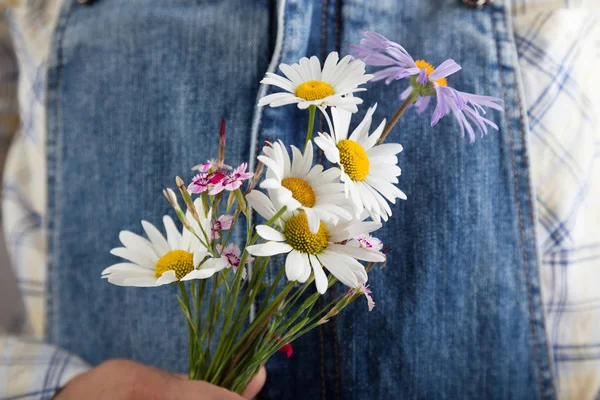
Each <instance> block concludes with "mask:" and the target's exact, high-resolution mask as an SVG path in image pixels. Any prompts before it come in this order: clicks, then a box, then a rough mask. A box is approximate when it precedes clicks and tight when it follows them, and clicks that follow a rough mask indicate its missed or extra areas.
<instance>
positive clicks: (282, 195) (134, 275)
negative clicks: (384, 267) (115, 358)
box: [102, 32, 501, 393]
mask: <svg viewBox="0 0 600 400" xmlns="http://www.w3.org/2000/svg"><path fill="white" fill-rule="evenodd" d="M362 35H363V39H362V40H361V41H360V43H359V44H356V45H353V46H352V49H353V51H354V55H355V57H356V58H352V57H351V56H346V57H344V58H342V59H341V60H339V58H338V54H337V53H335V52H334V53H331V54H329V55H328V57H327V59H326V60H325V62H324V64H323V66H321V63H320V62H319V60H318V59H317V58H316V57H311V58H310V59H308V58H302V59H301V60H300V61H299V63H298V64H293V65H286V64H281V65H280V67H279V68H280V70H281V72H282V73H283V74H284V75H285V77H283V76H279V75H276V74H274V73H267V75H266V77H265V78H264V79H263V80H262V83H264V84H268V85H272V86H276V87H279V88H281V89H283V90H284V91H283V92H277V93H273V94H270V95H267V96H265V97H263V98H261V99H260V101H259V104H258V105H259V106H266V105H270V106H271V107H279V106H283V105H289V104H297V106H298V108H300V109H303V110H308V131H307V134H306V140H305V144H304V148H303V149H298V148H296V147H294V146H289V147H288V146H286V144H285V143H283V142H281V141H278V142H275V143H266V144H265V146H264V148H263V150H262V154H261V155H260V156H259V157H258V160H259V162H260V163H259V164H258V167H257V170H256V171H255V172H247V171H246V169H247V164H246V163H243V164H242V165H240V166H238V167H237V168H234V169H232V168H231V167H230V166H228V165H226V164H225V161H226V160H225V124H224V122H222V123H221V130H220V135H219V137H220V146H219V153H218V156H217V158H216V160H211V161H207V162H205V163H203V164H200V165H197V166H195V167H194V168H193V169H194V170H197V172H198V173H197V175H195V176H194V177H193V178H192V179H191V182H190V183H189V184H188V185H186V184H185V183H184V181H183V180H182V179H181V178H179V177H177V179H176V184H177V189H178V191H179V196H180V197H181V199H182V202H183V204H185V208H186V210H185V211H184V210H183V209H182V208H181V206H180V200H178V196H177V195H176V192H175V191H173V190H171V189H166V190H165V191H164V194H165V196H166V198H167V200H168V201H169V202H170V204H171V206H172V207H173V209H174V211H175V214H176V215H177V218H178V219H179V222H180V223H181V224H182V225H183V228H182V229H181V230H180V229H179V228H178V227H177V226H176V223H175V222H174V221H173V219H171V217H169V216H165V217H163V224H164V229H165V231H166V237H165V236H164V235H163V234H162V232H161V231H160V230H159V229H157V228H156V227H155V226H154V225H152V224H150V223H148V222H146V221H142V226H143V229H144V231H145V233H146V235H147V237H148V238H147V239H146V238H144V237H142V236H138V235H136V234H134V233H131V232H128V231H123V232H121V234H120V235H119V239H120V240H121V242H122V244H123V247H118V248H115V249H113V250H112V251H111V253H112V254H113V255H115V256H118V257H121V258H123V259H125V260H126V262H122V263H118V264H115V265H112V266H110V267H108V268H107V269H105V270H104V271H103V272H102V276H103V277H104V278H107V279H108V281H109V282H110V283H113V284H115V285H121V286H147V287H153V286H160V285H166V284H173V283H177V284H178V285H179V288H180V291H181V295H180V296H179V297H178V302H179V305H180V307H181V310H182V313H183V316H184V317H185V319H186V321H187V325H188V328H189V371H188V372H189V378H190V379H201V380H205V381H208V382H211V383H214V384H217V385H220V386H223V387H225V388H228V389H230V390H232V391H235V392H238V393H241V392H242V391H243V390H244V388H245V387H246V385H247V383H248V382H249V380H250V379H251V378H252V377H253V376H254V375H255V374H256V373H257V372H258V370H259V368H260V367H261V366H262V365H264V364H265V363H266V361H267V360H268V359H269V357H271V356H272V355H273V354H274V353H275V352H277V351H279V350H282V349H283V350H284V351H285V352H286V353H288V355H291V346H290V343H292V342H293V341H294V340H295V339H296V338H298V337H299V336H301V335H303V334H305V333H307V332H308V331H310V330H311V329H314V328H316V327H318V326H319V325H321V324H325V323H327V322H328V321H329V320H330V319H331V318H332V317H334V316H335V315H336V314H338V313H339V312H341V311H342V310H343V309H344V308H345V307H347V306H349V305H350V304H351V303H353V302H354V301H355V300H357V299H358V298H360V297H361V296H365V297H366V299H367V304H368V310H369V311H370V310H371V309H372V308H373V307H374V305H375V303H374V301H373V299H372V297H371V290H370V289H369V287H368V286H367V281H368V274H369V271H370V270H371V269H373V268H374V267H375V266H376V265H377V264H381V263H384V262H385V260H386V257H385V251H382V247H383V245H382V243H381V241H380V240H378V239H376V238H375V237H373V236H371V234H372V233H373V232H374V231H376V230H377V229H379V228H381V226H382V221H383V222H385V221H387V220H388V218H389V217H390V216H391V215H392V210H391V208H390V205H389V203H392V204H394V202H395V201H396V199H406V196H405V195H404V193H403V192H402V191H400V189H398V188H397V187H396V186H395V185H396V184H397V183H398V176H400V168H399V167H398V165H397V164H398V158H397V154H398V153H400V152H401V151H402V146H401V145H400V144H397V143H388V142H385V139H386V137H387V135H388V133H389V132H390V131H391V129H392V127H393V126H394V125H395V124H396V122H397V121H398V119H399V118H400V116H401V115H402V114H403V113H404V112H405V111H406V110H407V108H409V107H410V106H412V105H414V106H415V107H416V110H417V112H419V113H422V112H423V111H425V109H426V108H427V106H428V104H429V102H430V100H431V99H432V98H434V99H436V101H437V104H436V106H435V109H434V111H433V116H432V119H431V125H432V126H433V125H435V124H436V123H437V122H438V121H439V120H440V118H442V117H443V116H445V115H449V114H453V115H454V117H455V118H456V120H457V121H458V123H459V125H460V127H461V131H462V133H463V135H464V134H465V131H467V133H468V134H469V137H470V139H471V141H473V140H474V138H475V132H474V129H473V125H474V127H475V128H476V129H478V130H479V132H480V133H481V135H483V134H485V133H487V126H491V127H494V128H497V127H496V125H494V123H493V122H491V121H490V120H488V119H486V118H484V116H483V115H484V114H485V111H484V109H483V107H482V106H487V107H491V108H494V109H501V108H500V106H499V105H498V103H499V102H500V100H499V99H496V98H493V97H487V96H478V95H474V94H469V93H464V92H459V91H458V90H455V89H453V88H451V87H449V86H448V83H447V80H446V77H447V76H448V75H450V74H452V73H454V72H456V71H458V70H459V69H460V66H459V65H458V64H456V63H455V62H454V61H452V60H446V61H444V62H443V63H442V64H440V66H438V67H437V68H435V69H434V68H433V67H432V66H431V65H430V64H428V63H426V62H425V61H422V60H418V61H415V60H413V58H412V57H411V56H410V55H409V54H408V52H407V51H406V50H405V49H404V48H403V47H402V46H400V45H399V44H397V43H394V42H391V41H389V40H388V39H386V38H385V37H383V36H381V35H379V34H376V33H374V32H362ZM365 65H372V66H377V67H384V68H383V69H381V70H379V71H377V72H375V74H374V75H369V74H366V73H365ZM402 79H407V80H408V81H409V83H410V85H409V86H408V88H407V89H406V90H404V91H403V92H402V93H401V94H400V96H399V97H400V99H401V100H402V101H403V102H402V104H401V105H400V107H399V109H398V111H397V112H396V114H395V115H394V116H393V117H392V118H391V120H390V121H389V123H387V124H386V121H385V120H383V121H381V122H380V123H379V124H378V125H377V127H376V128H375V129H372V126H371V125H372V121H373V117H374V114H375V111H376V105H374V106H372V107H371V108H369V109H368V110H367V112H366V114H365V116H364V118H363V119H362V121H361V122H360V123H359V124H358V125H357V126H356V128H355V129H354V130H352V131H350V125H351V117H352V114H353V113H355V112H357V111H358V107H357V106H358V105H360V104H361V103H362V100H361V99H360V98H359V97H356V96H354V94H355V93H356V92H360V91H363V90H366V89H364V88H362V87H361V85H364V84H365V83H366V82H367V81H369V80H371V81H377V80H385V81H386V83H387V84H389V83H391V82H392V81H395V80H402ZM317 109H318V110H319V112H320V113H322V115H323V117H324V119H325V120H326V122H327V127H328V129H327V132H319V133H318V135H317V137H315V138H314V139H313V129H314V120H315V114H316V113H317ZM315 145H316V146H317V147H318V149H319V150H320V151H322V153H323V154H324V155H325V158H326V159H327V161H328V163H329V167H326V166H325V165H321V164H315V163H314V158H315V157H314V152H315ZM290 152H291V156H290ZM263 175H264V176H263ZM254 212H256V213H257V214H258V216H259V217H260V218H259V222H257V223H255V222H254V220H255V219H254V216H255V214H254ZM240 218H243V219H244V222H245V223H242V224H240V223H239V220H240ZM238 227H243V229H245V235H232V232H233V231H234V230H235V228H238ZM238 236H241V237H243V236H245V242H244V243H242V244H239V243H232V241H231V238H232V237H238ZM280 254H283V255H285V257H284V258H283V257H276V258H273V260H272V259H271V257H273V256H276V255H280ZM273 264H274V265H273ZM267 269H275V271H277V273H276V278H275V279H274V280H273V281H271V282H269V281H267V280H266V279H265V272H266V271H267ZM325 270H327V271H328V272H329V274H327V273H326V272H325ZM338 282H340V283H341V284H343V285H345V286H347V287H348V290H347V291H345V292H343V293H342V294H341V295H339V296H338V297H337V298H335V299H334V300H333V301H331V302H329V303H328V304H326V305H325V306H324V307H315V305H316V303H317V301H318V299H319V296H321V295H322V294H324V293H325V292H326V291H327V290H328V289H329V288H330V287H331V286H333V285H335V284H337V283H338ZM313 287H314V289H313ZM315 289H316V290H315ZM259 295H260V299H261V302H260V305H259V306H257V305H256V300H257V297H258V296H259ZM250 316H252V318H251V319H250V318H249V317H250ZM248 321H249V322H248Z"/></svg>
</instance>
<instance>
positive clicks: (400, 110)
mask: <svg viewBox="0 0 600 400" xmlns="http://www.w3.org/2000/svg"><path fill="white" fill-rule="evenodd" d="M417 97H418V93H417V92H415V91H413V92H412V93H411V94H410V95H409V96H408V97H407V98H406V100H404V102H403V103H402V104H401V105H400V107H399V108H398V110H397V111H396V113H395V114H394V115H393V116H392V118H391V119H390V121H389V122H388V123H387V125H386V126H385V128H384V129H383V133H382V134H381V137H380V138H379V140H378V141H377V144H380V143H383V141H384V140H385V138H386V137H387V135H388V134H389V133H390V132H391V130H392V128H393V127H394V125H396V122H398V120H399V119H400V117H401V116H402V114H404V112H405V111H406V109H407V108H408V107H409V106H410V105H412V104H414V102H415V101H417Z"/></svg>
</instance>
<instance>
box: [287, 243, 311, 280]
mask: <svg viewBox="0 0 600 400" xmlns="http://www.w3.org/2000/svg"><path fill="white" fill-rule="evenodd" d="M306 264H308V257H307V256H306V255H305V254H302V253H300V252H299V251H296V250H292V251H290V253H289V254H288V255H287V257H286V259H285V275H286V276H287V279H288V280H289V281H297V280H299V279H300V277H301V276H302V275H303V273H304V268H305V266H306Z"/></svg>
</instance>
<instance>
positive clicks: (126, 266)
mask: <svg viewBox="0 0 600 400" xmlns="http://www.w3.org/2000/svg"><path fill="white" fill-rule="evenodd" d="M140 271H142V272H145V271H147V269H146V268H142V267H140V266H139V265H137V264H132V263H118V264H113V265H111V266H110V267H108V268H105V269H104V270H103V271H102V275H107V274H114V273H117V272H118V273H128V272H131V273H132V274H136V273H139V272H140Z"/></svg>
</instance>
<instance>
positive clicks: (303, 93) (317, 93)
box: [296, 81, 335, 101]
mask: <svg viewBox="0 0 600 400" xmlns="http://www.w3.org/2000/svg"><path fill="white" fill-rule="evenodd" d="M334 93H335V91H334V90H333V88H332V87H331V85H329V84H328V83H325V82H323V81H308V82H304V83H303V84H301V85H298V87H297V88H296V96H298V97H300V98H301V99H304V100H308V101H312V100H320V99H324V98H325V97H327V96H331V95H332V94H334Z"/></svg>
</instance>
